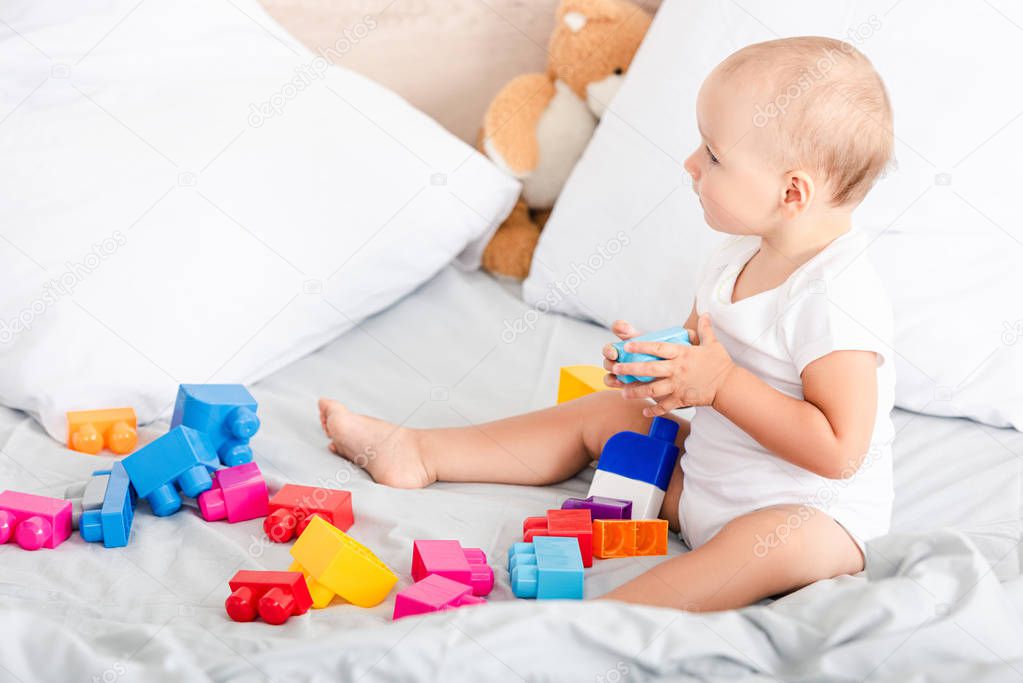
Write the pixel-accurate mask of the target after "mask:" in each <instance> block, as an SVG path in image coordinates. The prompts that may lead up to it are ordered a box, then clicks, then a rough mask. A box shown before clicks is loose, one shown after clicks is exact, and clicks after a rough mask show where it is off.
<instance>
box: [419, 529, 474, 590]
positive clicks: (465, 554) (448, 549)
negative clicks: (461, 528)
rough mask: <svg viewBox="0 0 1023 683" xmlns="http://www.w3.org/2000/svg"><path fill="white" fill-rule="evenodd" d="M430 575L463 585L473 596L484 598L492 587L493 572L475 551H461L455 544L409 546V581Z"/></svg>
mask: <svg viewBox="0 0 1023 683" xmlns="http://www.w3.org/2000/svg"><path fill="white" fill-rule="evenodd" d="M430 574H438V575H440V576H443V577H445V578H448V579H451V580H452V581H457V582H459V583H463V584H465V585H466V586H470V587H471V588H472V592H473V595H487V594H488V593H490V591H491V590H493V588H494V570H493V569H491V567H490V565H488V564H487V556H486V554H484V552H483V551H482V550H480V549H479V548H463V547H462V544H461V543H459V542H458V541H415V542H414V543H413V544H412V580H413V581H421V580H422V579H424V578H426V577H427V576H429V575H430Z"/></svg>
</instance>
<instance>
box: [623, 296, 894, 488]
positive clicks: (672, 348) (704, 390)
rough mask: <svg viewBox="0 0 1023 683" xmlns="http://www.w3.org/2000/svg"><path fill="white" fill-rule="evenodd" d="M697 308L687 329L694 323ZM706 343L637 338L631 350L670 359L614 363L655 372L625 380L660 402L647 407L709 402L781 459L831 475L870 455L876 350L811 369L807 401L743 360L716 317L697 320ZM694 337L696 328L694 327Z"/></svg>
mask: <svg viewBox="0 0 1023 683" xmlns="http://www.w3.org/2000/svg"><path fill="white" fill-rule="evenodd" d="M694 317H695V312H694V313H693V314H692V315H690V320H689V321H687V323H686V326H687V327H689V326H690V325H692V320H693V318H694ZM694 326H695V327H696V328H697V330H698V331H699V337H700V339H699V342H698V345H696V346H691V347H687V346H682V345H678V344H665V343H661V342H631V343H630V344H629V345H627V346H626V349H627V350H628V351H634V352H637V353H648V354H651V355H655V356H658V357H660V358H664V359H665V360H663V361H656V362H648V363H608V365H610V366H611V367H610V368H609V370H610V371H611V372H613V373H614V374H616V375H625V374H632V375H640V376H651V377H654V378H655V379H654V380H653V381H651V382H648V383H645V384H642V385H635V384H630V385H620V384H619V383H618V382H617V381H616V380H614V379H609V381H608V384H611V385H612V386H621V387H622V391H623V394H624V396H625V397H626V398H635V397H650V398H654V399H655V400H657V401H658V403H657V405H654V406H651V407H650V408H648V409H647V410H646V411H644V412H645V413H646V412H649V414H650V415H663V414H664V413H666V412H667V411H669V410H673V409H674V408H677V407H681V406H691V405H708V406H711V407H713V408H714V409H715V410H717V411H718V412H719V413H721V414H722V415H724V416H725V417H727V418H728V419H729V420H731V421H732V422H734V423H735V424H736V425H737V426H738V427H740V428H741V429H742V430H743V431H745V432H746V433H747V434H749V435H750V436H752V437H753V438H754V439H756V440H757V441H758V442H759V443H760V444H761V445H762V446H764V447H765V448H767V449H768V450H770V451H771V452H772V453H774V454H776V455H777V456H779V457H781V458H784V459H785V460H788V461H789V462H791V463H793V464H795V465H798V466H800V467H802V468H804V469H807V470H809V471H811V472H814V473H816V474H819V475H821V476H825V477H829V478H844V477H849V476H851V475H852V474H853V473H854V472H855V471H856V469H857V468H858V467H859V465H860V463H861V462H862V461H863V458H864V456H865V455H866V452H867V449H868V447H869V446H870V438H871V435H872V433H873V429H874V417H875V412H876V410H877V358H876V355H875V354H874V353H873V352H870V351H834V352H832V353H829V354H827V355H825V356H822V357H821V358H818V359H817V360H815V361H813V362H812V363H810V364H809V365H807V366H806V368H805V369H804V370H803V373H802V381H803V396H804V398H803V400H799V399H795V398H792V397H791V396H787V395H785V394H783V393H781V392H780V391H778V390H777V389H775V388H773V387H771V386H770V385H768V384H767V383H765V382H764V381H763V380H761V379H760V378H759V377H757V376H756V375H754V374H753V373H751V372H749V371H748V370H746V369H744V368H741V367H739V366H737V365H735V364H734V363H733V362H732V359H731V357H730V356H729V355H728V352H727V351H726V350H725V348H724V346H722V345H721V343H720V342H718V341H717V339H716V338H715V336H714V332H713V328H712V327H711V324H710V319H709V318H708V317H707V316H701V317H700V318H699V321H698V323H697V324H696V325H694ZM690 335H691V336H692V332H690Z"/></svg>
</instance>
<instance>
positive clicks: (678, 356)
mask: <svg viewBox="0 0 1023 683" xmlns="http://www.w3.org/2000/svg"><path fill="white" fill-rule="evenodd" d="M617 325H618V323H615V326H616V327H617ZM628 327H629V328H630V330H631V326H628ZM612 329H615V327H613V328H612ZM697 330H698V332H699V345H697V346H686V345H684V344H669V343H666V342H629V343H628V344H626V345H625V350H626V351H629V352H630V353H646V354H650V355H651V356H657V357H659V358H663V359H664V360H661V361H650V362H646V363H615V362H611V361H610V359H611V358H612V357H614V356H616V352H615V350H614V348H613V347H611V351H610V355H609V354H608V350H607V349H608V347H605V348H604V357H605V358H606V359H608V360H605V361H604V367H605V368H607V369H608V371H609V372H612V373H614V374H615V375H634V376H636V377H653V378H654V379H653V380H651V381H649V382H644V383H639V382H636V383H633V384H622V383H621V382H619V381H618V380H617V379H613V378H612V379H611V381H608V380H605V383H606V384H607V385H608V386H614V387H621V388H622V395H623V396H625V398H653V399H654V400H655V401H657V404H656V405H653V406H650V407H648V408H644V409H643V415H645V416H646V417H657V416H658V415H664V414H665V413H668V412H670V411H672V410H675V409H676V408H682V407H686V406H709V405H713V403H714V398H715V396H716V395H717V391H718V389H719V388H720V387H721V386H722V385H723V384H724V383H725V380H726V379H727V378H728V375H729V374H730V373H731V371H732V369H733V368H734V367H735V364H734V363H733V362H732V358H731V356H729V355H728V351H726V350H725V347H724V346H723V345H722V344H721V342H719V341H718V340H717V337H715V336H714V329H713V327H711V324H710V316H708V315H706V314H704V315H701V316H700V319H699V322H698V323H697ZM631 331H632V332H634V330H631ZM615 333H616V334H617V333H618V332H617V330H616V329H615ZM634 336H636V335H635V334H629V335H628V336H627V337H621V338H622V339H629V338H632V337H634Z"/></svg>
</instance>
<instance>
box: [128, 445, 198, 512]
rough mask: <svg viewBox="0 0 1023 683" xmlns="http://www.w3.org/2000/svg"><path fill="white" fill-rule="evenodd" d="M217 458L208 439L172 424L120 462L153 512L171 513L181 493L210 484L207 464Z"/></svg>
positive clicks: (177, 507) (195, 493)
mask: <svg viewBox="0 0 1023 683" xmlns="http://www.w3.org/2000/svg"><path fill="white" fill-rule="evenodd" d="M215 461H216V456H215V455H214V451H213V447H212V445H211V444H210V442H209V439H208V438H207V437H206V436H205V435H204V434H203V433H202V432H198V431H196V430H194V429H192V428H191V427H184V426H181V427H175V428H174V429H172V430H170V431H169V432H167V433H166V434H164V435H163V436H161V437H160V438H159V439H157V440H156V441H154V442H152V443H151V444H149V445H147V446H143V447H142V448H140V449H139V450H137V451H135V452H134V453H132V454H131V455H129V456H128V457H127V458H125V459H124V460H122V461H121V464H123V465H124V469H125V471H127V473H128V477H129V479H131V484H132V486H134V487H135V491H136V493H138V495H139V496H141V497H142V498H145V499H146V500H147V501H149V506H150V507H151V508H152V509H153V514H154V515H157V516H159V517H164V516H166V515H172V514H174V513H175V512H177V511H178V510H180V509H181V496H180V495H179V494H178V492H177V489H176V488H175V485H176V486H178V487H180V488H181V490H182V491H183V492H184V494H185V495H186V496H189V497H191V498H195V497H196V496H198V495H199V494H200V493H202V492H203V491H208V490H209V489H210V488H212V486H213V480H212V479H211V478H210V471H209V464H210V463H211V462H215Z"/></svg>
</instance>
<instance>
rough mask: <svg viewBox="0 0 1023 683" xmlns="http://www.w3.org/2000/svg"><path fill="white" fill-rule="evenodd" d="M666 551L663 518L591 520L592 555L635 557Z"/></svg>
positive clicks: (666, 543) (666, 524) (666, 535)
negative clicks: (592, 521)
mask: <svg viewBox="0 0 1023 683" xmlns="http://www.w3.org/2000/svg"><path fill="white" fill-rule="evenodd" d="M667 554H668V520H666V519H598V520H596V521H595V522H594V523H593V555H594V556H595V557H599V558H601V559H607V558H610V557H638V556H641V555H642V556H646V555H667Z"/></svg>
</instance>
